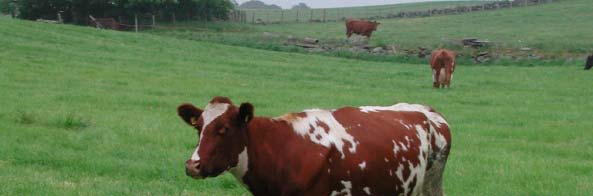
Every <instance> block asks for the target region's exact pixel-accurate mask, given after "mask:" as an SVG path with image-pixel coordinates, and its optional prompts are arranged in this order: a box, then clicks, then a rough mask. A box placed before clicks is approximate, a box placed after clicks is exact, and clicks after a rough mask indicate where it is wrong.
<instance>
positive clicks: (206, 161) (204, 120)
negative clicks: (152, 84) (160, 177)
mask: <svg viewBox="0 0 593 196" xmlns="http://www.w3.org/2000/svg"><path fill="white" fill-rule="evenodd" d="M177 110H178V114H179V116H180V117H181V118H182V119H183V120H184V121H185V122H186V123H187V124H189V125H191V126H193V127H194V128H195V129H197V131H198V134H199V135H200V137H199V142H198V145H197V147H196V148H195V150H194V152H193V154H192V156H191V158H190V159H189V160H187V161H186V163H185V167H186V174H187V175H188V176H191V177H193V178H195V179H201V178H206V177H215V176H218V175H220V174H221V173H223V172H224V171H230V172H231V173H232V174H233V175H234V176H235V177H237V178H238V180H239V181H241V182H242V183H243V184H244V185H245V186H246V187H247V188H248V189H249V191H251V193H253V195H256V196H257V195H433V196H434V195H436V196H438V195H444V192H443V188H442V178H443V171H444V168H445V163H446V161H447V157H448V155H449V150H450V148H451V135H450V132H449V125H448V124H447V121H446V120H445V119H444V118H443V117H442V116H441V115H440V114H439V113H438V112H436V111H434V110H433V109H432V108H430V107H428V106H423V105H417V104H407V103H400V104H396V105H392V106H386V107H378V106H364V107H343V108H340V109H336V110H320V109H313V110H305V111H304V112H300V113H289V114H285V115H283V116H280V117H276V118H267V117H255V116H254V107H253V105H251V104H250V103H243V104H241V105H240V106H239V107H237V106H235V105H233V103H232V102H231V100H229V99H228V98H226V97H215V98H213V99H212V100H211V101H210V102H209V103H208V105H207V106H206V107H205V108H204V110H201V109H198V108H196V107H195V106H193V105H191V104H182V105H180V106H179V107H178V108H177Z"/></svg>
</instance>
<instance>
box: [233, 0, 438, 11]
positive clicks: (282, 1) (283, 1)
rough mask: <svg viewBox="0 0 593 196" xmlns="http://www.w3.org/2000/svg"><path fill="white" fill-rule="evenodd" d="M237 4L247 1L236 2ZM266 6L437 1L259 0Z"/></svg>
mask: <svg viewBox="0 0 593 196" xmlns="http://www.w3.org/2000/svg"><path fill="white" fill-rule="evenodd" d="M236 1H237V2H238V3H239V4H241V3H243V2H246V1H249V0H236ZM259 1H262V2H264V3H266V4H276V5H279V6H280V7H282V8H284V9H289V8H291V7H292V6H293V5H296V4H298V3H300V2H303V3H306V4H307V5H309V7H312V8H334V7H355V6H368V5H387V4H398V3H410V2H423V1H439V0H259Z"/></svg>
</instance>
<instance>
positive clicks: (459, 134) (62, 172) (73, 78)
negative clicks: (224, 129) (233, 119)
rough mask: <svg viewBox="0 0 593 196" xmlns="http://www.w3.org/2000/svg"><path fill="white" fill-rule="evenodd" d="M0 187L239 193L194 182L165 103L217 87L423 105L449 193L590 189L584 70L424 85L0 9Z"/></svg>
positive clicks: (333, 101)
mask: <svg viewBox="0 0 593 196" xmlns="http://www.w3.org/2000/svg"><path fill="white" fill-rule="evenodd" d="M0 45H1V46H2V47H0V92H1V95H2V96H0V106H1V107H0V181H1V182H2V186H0V195H31V194H43V195H46V194H48V195H79V194H82V195H105V194H143V195H148V194H156V195H163V194H167V195H177V194H198V195H213V194H215V195H241V194H246V191H245V189H243V188H242V187H241V186H240V185H238V183H237V182H236V181H235V180H234V179H233V178H232V177H230V176H228V175H226V176H223V177H219V178H216V179H209V180H205V181H194V180H191V179H189V178H187V177H185V176H184V172H183V163H184V161H185V159H187V158H188V157H189V155H190V153H191V151H192V148H193V146H194V145H195V141H196V135H195V133H194V132H193V131H192V130H191V129H190V128H189V127H187V126H185V125H184V124H183V123H182V122H181V121H180V120H179V119H178V118H177V117H176V115H175V107H176V106H177V104H179V103H182V102H188V101H191V102H193V103H196V104H198V105H205V103H206V102H207V101H208V100H209V99H210V98H211V97H212V96H215V95H226V96H229V97H231V98H232V99H233V100H234V101H235V102H242V101H251V102H252V103H253V104H254V105H255V107H256V113H257V114H258V115H265V116H276V115H280V114H283V113H285V112H289V111H301V110H303V109H306V108H315V107H320V108H335V107H339V106H344V105H354V106H357V105H387V104H392V103H394V102H414V103H424V104H428V105H432V106H434V107H435V108H437V109H438V110H439V111H441V112H442V113H443V114H445V115H446V117H447V118H448V120H449V121H450V123H451V124H452V126H453V140H454V141H453V142H454V143H453V150H452V154H451V157H450V159H449V163H448V165H447V169H446V174H445V187H446V191H447V193H448V194H449V195H588V194H590V193H591V190H593V161H592V160H593V142H592V141H593V130H592V129H591V127H593V122H592V121H591V120H590V115H588V114H590V112H591V111H592V110H593V102H591V97H593V89H592V88H590V81H591V80H592V74H591V73H590V72H584V71H582V70H580V69H581V68H580V67H574V66H563V67H531V68H526V67H523V68H522V67H498V66H491V67H485V66H482V67H466V66H461V67H459V68H458V71H457V73H456V75H455V81H454V84H453V88H452V89H450V90H434V89H432V88H431V87H430V85H431V84H430V75H429V70H428V65H408V64H393V63H374V62H365V61H354V60H344V59H338V58H328V57H321V56H311V55H301V54H291V53H279V52H269V51H262V50H253V49H249V48H241V47H230V46H224V45H217V44H210V43H203V42H195V41H186V40H179V39H170V38H164V37H159V36H151V35H146V34H133V33H120V32H113V31H99V30H95V29H90V28H81V27H73V26H68V25H50V24H40V23H32V22H25V21H15V20H9V19H6V18H0Z"/></svg>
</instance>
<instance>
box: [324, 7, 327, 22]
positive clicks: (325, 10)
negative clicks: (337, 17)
mask: <svg viewBox="0 0 593 196" xmlns="http://www.w3.org/2000/svg"><path fill="white" fill-rule="evenodd" d="M326 12H327V9H323V22H325V15H326Z"/></svg>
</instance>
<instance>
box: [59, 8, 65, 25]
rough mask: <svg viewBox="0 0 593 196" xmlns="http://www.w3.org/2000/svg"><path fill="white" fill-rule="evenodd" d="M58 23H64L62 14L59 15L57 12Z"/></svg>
mask: <svg viewBox="0 0 593 196" xmlns="http://www.w3.org/2000/svg"><path fill="white" fill-rule="evenodd" d="M58 23H60V24H62V23H64V21H63V20H62V13H61V11H58Z"/></svg>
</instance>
